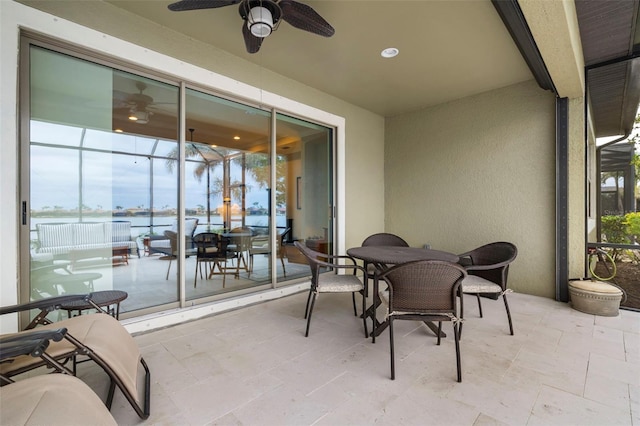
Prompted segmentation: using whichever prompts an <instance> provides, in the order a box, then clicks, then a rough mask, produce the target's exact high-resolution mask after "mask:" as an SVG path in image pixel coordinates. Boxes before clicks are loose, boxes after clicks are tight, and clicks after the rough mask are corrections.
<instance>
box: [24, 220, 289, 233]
mask: <svg viewBox="0 0 640 426" xmlns="http://www.w3.org/2000/svg"><path fill="white" fill-rule="evenodd" d="M188 217H196V218H198V229H197V230H196V231H197V232H202V231H205V229H206V227H207V216H206V215H203V216H198V215H195V216H194V215H189V216H188ZM112 220H123V221H128V222H131V236H132V237H137V236H138V235H140V234H143V233H145V232H149V225H150V222H151V218H150V217H149V216H130V217H129V216H125V217H122V216H119V217H112V216H91V217H87V218H85V220H84V222H110V221H112ZM174 220H175V217H173V216H154V217H153V228H154V232H156V233H160V234H161V233H162V232H164V230H165V229H169V228H170V227H171V225H172V224H173V221H174ZM75 222H78V218H77V217H32V218H31V239H36V238H37V235H36V224H38V223H75ZM245 224H246V225H247V226H264V227H265V228H266V227H268V226H269V216H267V215H264V216H262V215H248V216H245ZM276 224H277V226H278V227H285V226H286V224H287V219H286V216H283V215H278V216H276ZM210 226H211V228H212V229H217V228H222V226H223V224H222V218H221V217H220V216H211V224H210ZM236 226H242V216H240V215H234V216H232V218H231V227H236Z"/></svg>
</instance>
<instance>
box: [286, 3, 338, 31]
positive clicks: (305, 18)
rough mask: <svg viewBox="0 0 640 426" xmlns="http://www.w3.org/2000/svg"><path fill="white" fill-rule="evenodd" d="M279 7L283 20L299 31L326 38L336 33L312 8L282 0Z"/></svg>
mask: <svg viewBox="0 0 640 426" xmlns="http://www.w3.org/2000/svg"><path fill="white" fill-rule="evenodd" d="M278 6H280V9H281V10H282V19H284V20H285V21H287V22H288V23H289V24H291V25H292V26H294V27H296V28H298V29H301V30H304V31H309V32H311V33H314V34H318V35H321V36H324V37H331V36H332V35H333V34H334V33H335V32H336V30H334V29H333V27H332V26H331V24H329V23H328V22H327V21H325V20H324V18H323V17H322V16H320V15H319V14H318V12H316V11H315V10H313V8H311V6H307V5H306V4H303V3H299V2H297V1H295V0H280V2H278Z"/></svg>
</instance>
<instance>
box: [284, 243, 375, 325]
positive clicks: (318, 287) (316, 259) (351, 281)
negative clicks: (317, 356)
mask: <svg viewBox="0 0 640 426" xmlns="http://www.w3.org/2000/svg"><path fill="white" fill-rule="evenodd" d="M293 244H294V245H295V246H296V248H297V249H298V250H300V252H301V253H302V254H303V255H304V256H305V257H306V259H307V262H308V263H309V267H310V268H311V287H310V288H309V296H308V297H307V306H306V308H305V312H304V317H305V318H306V320H307V330H306V332H305V337H308V336H309V325H310V324H311V314H312V312H313V306H314V304H315V301H316V297H317V296H318V294H319V293H351V298H352V300H353V314H354V315H355V316H358V312H357V310H356V293H361V294H362V321H363V323H364V337H368V336H369V332H368V331H367V317H366V315H365V309H366V306H365V303H366V301H365V294H364V284H363V283H362V281H361V280H360V278H358V276H357V275H356V274H357V272H358V271H361V272H362V274H363V278H364V276H365V274H366V272H365V270H364V268H363V267H362V266H360V265H358V264H357V263H356V260H355V259H354V258H353V257H351V256H338V255H331V254H326V253H320V252H318V251H315V250H311V249H310V248H309V247H307V246H305V245H304V244H301V243H300V242H299V241H296V242H294V243H293ZM341 259H343V260H346V261H348V262H349V264H340V263H338V261H339V260H341ZM341 269H350V270H352V271H353V273H352V274H344V275H342V274H338V271H339V270H341ZM325 271H333V272H334V273H332V274H329V273H325V274H321V272H325Z"/></svg>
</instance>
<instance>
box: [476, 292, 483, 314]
mask: <svg viewBox="0 0 640 426" xmlns="http://www.w3.org/2000/svg"><path fill="white" fill-rule="evenodd" d="M476 298H477V299H478V309H479V310H480V318H482V303H480V293H476Z"/></svg>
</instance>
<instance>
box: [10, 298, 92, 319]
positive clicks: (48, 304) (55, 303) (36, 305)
mask: <svg viewBox="0 0 640 426" xmlns="http://www.w3.org/2000/svg"><path fill="white" fill-rule="evenodd" d="M90 299H91V294H69V295H63V296H55V297H48V298H46V299H41V300H34V301H33V302H28V303H22V304H19V305H12V306H3V307H2V308H0V315H4V314H11V313H15V312H23V311H28V310H31V309H40V310H43V311H55V310H57V309H60V307H61V306H62V305H63V304H65V303H69V302H75V301H78V300H84V301H85V302H88V301H89V300H90Z"/></svg>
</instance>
